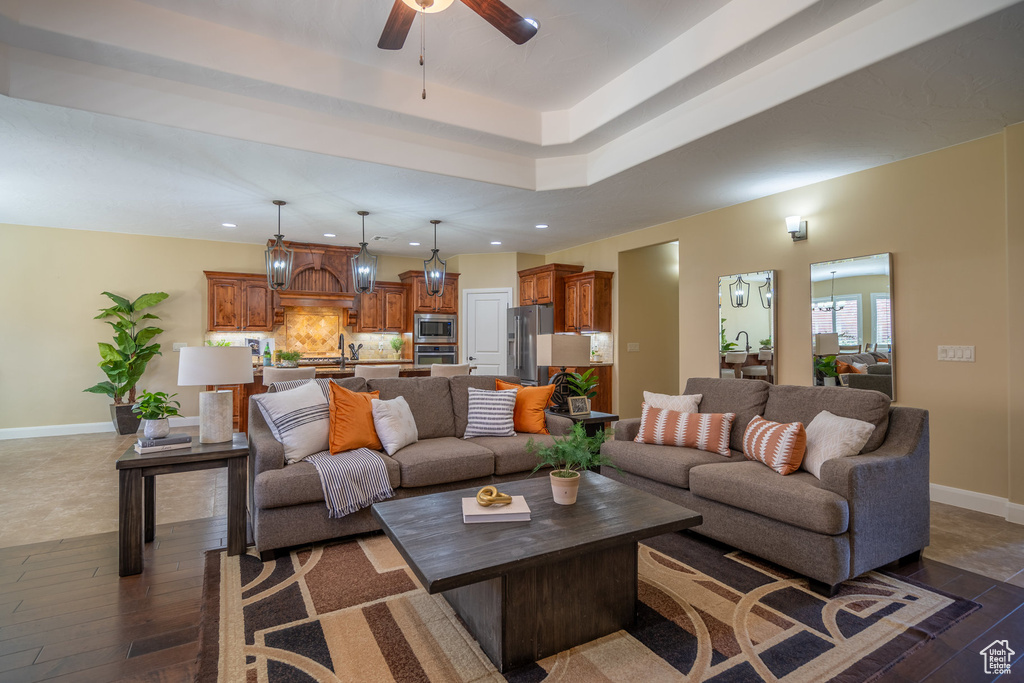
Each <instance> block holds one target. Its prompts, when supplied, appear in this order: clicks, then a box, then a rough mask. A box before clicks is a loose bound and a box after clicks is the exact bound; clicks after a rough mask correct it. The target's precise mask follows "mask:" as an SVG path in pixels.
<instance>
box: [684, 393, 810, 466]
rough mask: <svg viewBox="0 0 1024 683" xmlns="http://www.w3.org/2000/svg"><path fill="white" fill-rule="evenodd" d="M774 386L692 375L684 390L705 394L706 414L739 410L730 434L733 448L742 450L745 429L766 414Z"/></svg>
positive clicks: (704, 409)
mask: <svg viewBox="0 0 1024 683" xmlns="http://www.w3.org/2000/svg"><path fill="white" fill-rule="evenodd" d="M770 386H771V385H770V384H768V382H765V381H762V380H759V379H743V380H735V379H712V378H710V377H691V378H690V379H688V380H686V389H685V391H683V393H684V394H702V395H703V398H701V400H700V412H702V413H736V419H735V420H733V422H732V431H731V432H730V434H729V447H730V448H731V449H732V450H734V451H742V450H743V432H744V430H746V428H747V424H749V423H750V421H751V420H752V419H753V418H754V416H755V415H764V408H765V403H767V402H768V387H770ZM782 421H783V422H792V420H782ZM776 422H779V420H776ZM805 424H806V423H805Z"/></svg>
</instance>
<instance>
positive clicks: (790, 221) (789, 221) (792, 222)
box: [786, 216, 800, 232]
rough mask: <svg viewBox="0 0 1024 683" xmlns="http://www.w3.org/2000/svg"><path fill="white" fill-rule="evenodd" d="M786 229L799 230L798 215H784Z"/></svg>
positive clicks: (790, 230) (789, 230)
mask: <svg viewBox="0 0 1024 683" xmlns="http://www.w3.org/2000/svg"><path fill="white" fill-rule="evenodd" d="M786 230H787V231H788V232H800V216H786Z"/></svg>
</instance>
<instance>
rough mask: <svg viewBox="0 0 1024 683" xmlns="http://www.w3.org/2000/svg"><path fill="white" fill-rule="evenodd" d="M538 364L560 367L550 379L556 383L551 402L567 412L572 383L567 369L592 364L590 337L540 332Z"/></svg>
mask: <svg viewBox="0 0 1024 683" xmlns="http://www.w3.org/2000/svg"><path fill="white" fill-rule="evenodd" d="M537 365H538V366H539V367H557V368H560V370H559V371H558V373H556V374H555V375H553V376H552V377H551V379H550V380H548V383H549V384H554V385H555V393H554V394H553V395H552V396H551V402H552V403H553V404H554V408H553V409H554V410H556V411H559V412H563V413H564V412H567V411H568V409H569V394H570V384H569V375H567V374H566V372H565V369H566V368H567V367H580V366H583V367H586V366H588V365H590V337H585V336H583V335H579V334H538V335H537ZM584 395H585V394H584Z"/></svg>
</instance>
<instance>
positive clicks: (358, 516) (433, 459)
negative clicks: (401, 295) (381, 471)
mask: <svg viewBox="0 0 1024 683" xmlns="http://www.w3.org/2000/svg"><path fill="white" fill-rule="evenodd" d="M495 379H503V380H505V381H507V382H515V381H516V378H514V377H497V378H496V377H494V376H490V375H479V376H476V375H464V376H458V377H451V378H448V377H403V378H395V379H369V380H364V379H363V378H361V377H351V378H345V379H340V380H335V381H336V382H337V383H338V384H339V385H341V386H343V387H345V388H346V389H350V390H351V391H380V397H381V398H382V399H393V398H396V397H398V396H403V397H405V400H406V402H407V403H408V404H409V408H410V409H411V411H412V415H413V418H414V419H415V420H416V428H417V430H418V431H419V439H420V440H419V441H418V442H416V443H414V444H410V445H409V446H406V447H405V448H403V449H401V450H399V451H398V452H396V453H395V454H394V456H393V457H388V455H387V454H386V453H383V452H382V453H381V457H382V458H383V459H384V462H385V464H386V465H387V470H388V478H389V479H390V482H391V486H392V488H393V489H394V490H395V498H396V499H397V498H408V497H410V496H418V495H423V494H427V493H435V492H438V491H450V490H453V489H460V488H468V487H472V486H486V485H487V484H495V483H499V482H503V481H511V480H516V479H522V478H524V477H526V476H527V475H528V474H529V473H530V471H531V470H532V469H533V467H534V465H536V463H537V459H536V458H535V457H533V456H532V455H530V454H529V453H528V452H527V450H526V444H527V442H528V441H529V440H530V439H531V438H533V439H534V440H535V441H537V442H538V443H543V444H548V443H550V442H551V440H552V439H553V436H556V435H562V434H565V433H567V432H568V431H569V430H570V429H571V428H572V422H571V421H570V420H569V419H568V418H564V417H558V416H555V415H548V416H547V428H548V431H550V432H551V434H552V436H546V435H543V434H517V435H516V436H512V437H477V438H472V439H463V438H462V436H463V435H464V434H465V432H466V420H467V414H468V409H469V391H468V389H469V387H474V388H477V389H494V386H495V384H494V380H495ZM271 389H272V390H273V387H272V388H271ZM249 511H250V517H251V520H252V528H253V537H254V539H255V542H256V550H257V551H259V552H260V555H261V557H264V558H267V557H269V556H272V552H271V551H273V550H274V549H276V548H285V547H288V546H294V545H301V544H305V543H312V542H315V541H322V540H326V539H330V538H336V537H339V536H347V535H349V534H356V533H362V532H366V531H371V530H374V529H378V528H380V527H379V526H378V525H377V523H376V522H375V521H374V519H373V517H372V516H371V515H370V509H369V508H364V509H362V510H359V511H358V512H356V513H354V514H350V515H347V516H345V517H342V518H340V519H331V518H329V517H328V516H327V506H326V504H325V503H324V494H323V489H322V488H321V484H320V477H319V475H318V474H317V471H316V468H315V467H313V465H311V464H310V463H307V462H299V463H295V464H293V465H287V466H285V460H284V447H283V446H282V444H281V443H280V442H279V441H277V440H276V439H274V436H273V434H272V433H271V431H270V428H269V427H268V426H267V423H266V420H265V419H264V417H263V413H262V412H261V411H260V409H259V407H258V406H257V404H256V403H255V400H254V399H250V402H249Z"/></svg>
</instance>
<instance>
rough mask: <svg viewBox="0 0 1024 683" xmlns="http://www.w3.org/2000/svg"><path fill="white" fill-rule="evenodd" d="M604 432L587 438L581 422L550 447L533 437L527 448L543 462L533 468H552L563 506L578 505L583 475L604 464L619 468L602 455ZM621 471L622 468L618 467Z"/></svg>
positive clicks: (555, 492) (553, 490) (554, 486)
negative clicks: (537, 441)
mask: <svg viewBox="0 0 1024 683" xmlns="http://www.w3.org/2000/svg"><path fill="white" fill-rule="evenodd" d="M604 440H605V437H604V430H603V429H600V430H598V431H597V433H595V434H594V436H587V432H586V429H585V428H584V426H583V425H582V424H580V423H579V422H577V423H575V424H573V426H572V431H570V432H569V434H568V436H566V437H564V438H561V439H560V438H557V437H556V438H555V439H554V442H553V443H552V444H551V445H550V446H539V445H537V444H536V443H535V442H534V440H533V439H532V438H531V439H530V440H529V441H528V442H527V444H526V449H527V450H528V451H529V452H530V453H531V454H533V455H535V456H536V457H537V459H538V460H539V461H540V462H538V463H537V466H536V467H534V468H533V471H534V472H536V471H537V470H539V469H540V468H542V467H552V468H554V469H553V470H552V471H551V474H550V479H551V494H552V496H554V499H555V502H556V503H558V504H559V505H572V504H573V503H575V502H576V494H577V491H578V490H579V486H580V472H581V471H582V470H589V469H593V468H596V467H600V466H601V465H606V466H611V467H615V465H614V463H612V461H611V460H609V459H608V457H607V456H605V455H604V454H602V453H601V444H603V443H604ZM615 469H618V467H615Z"/></svg>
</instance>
